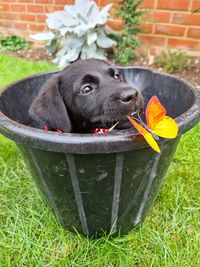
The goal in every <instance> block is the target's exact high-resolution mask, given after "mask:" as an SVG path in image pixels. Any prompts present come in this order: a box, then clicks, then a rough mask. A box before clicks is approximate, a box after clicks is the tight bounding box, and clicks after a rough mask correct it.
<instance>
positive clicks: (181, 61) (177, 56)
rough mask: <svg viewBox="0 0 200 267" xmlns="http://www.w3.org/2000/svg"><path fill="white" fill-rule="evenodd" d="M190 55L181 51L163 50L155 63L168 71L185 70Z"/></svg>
mask: <svg viewBox="0 0 200 267" xmlns="http://www.w3.org/2000/svg"><path fill="white" fill-rule="evenodd" d="M189 58H190V57H189V56H188V55H187V54H186V53H184V52H179V51H170V50H169V51H162V52H161V53H160V55H158V56H157V57H156V58H155V64H156V65H157V66H158V67H161V68H163V70H164V71H166V72H168V73H175V72H180V71H183V70H184V69H185V68H187V66H188V60H189Z"/></svg>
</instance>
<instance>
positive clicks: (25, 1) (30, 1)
mask: <svg viewBox="0 0 200 267" xmlns="http://www.w3.org/2000/svg"><path fill="white" fill-rule="evenodd" d="M17 2H19V3H33V2H34V0H17Z"/></svg>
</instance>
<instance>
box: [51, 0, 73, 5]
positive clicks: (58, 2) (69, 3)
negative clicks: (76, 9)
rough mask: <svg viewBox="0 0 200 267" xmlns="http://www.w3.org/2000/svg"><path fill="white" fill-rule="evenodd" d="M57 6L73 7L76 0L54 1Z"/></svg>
mask: <svg viewBox="0 0 200 267" xmlns="http://www.w3.org/2000/svg"><path fill="white" fill-rule="evenodd" d="M54 3H55V4H64V5H71V4H74V0H54Z"/></svg>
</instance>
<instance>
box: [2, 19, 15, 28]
mask: <svg viewBox="0 0 200 267" xmlns="http://www.w3.org/2000/svg"><path fill="white" fill-rule="evenodd" d="M2 26H3V27H5V28H11V27H12V26H13V22H12V21H8V20H4V21H2Z"/></svg>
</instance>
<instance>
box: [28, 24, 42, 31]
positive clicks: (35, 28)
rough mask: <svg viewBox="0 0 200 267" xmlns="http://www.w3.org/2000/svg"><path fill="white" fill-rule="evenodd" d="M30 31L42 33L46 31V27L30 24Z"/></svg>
mask: <svg viewBox="0 0 200 267" xmlns="http://www.w3.org/2000/svg"><path fill="white" fill-rule="evenodd" d="M29 29H30V30H32V31H36V32H40V31H43V30H44V29H45V25H41V24H30V25H29Z"/></svg>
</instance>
